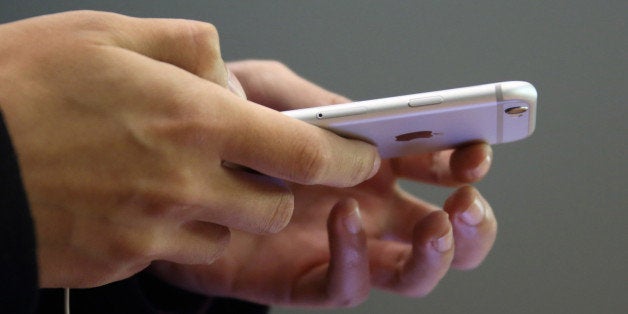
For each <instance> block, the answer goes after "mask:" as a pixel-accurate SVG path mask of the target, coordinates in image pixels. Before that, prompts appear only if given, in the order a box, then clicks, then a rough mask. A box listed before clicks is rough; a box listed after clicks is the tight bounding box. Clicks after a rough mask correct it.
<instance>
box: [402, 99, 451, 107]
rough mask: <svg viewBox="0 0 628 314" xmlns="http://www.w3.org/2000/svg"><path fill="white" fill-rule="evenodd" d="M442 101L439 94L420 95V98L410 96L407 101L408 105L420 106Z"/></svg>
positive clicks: (436, 103)
mask: <svg viewBox="0 0 628 314" xmlns="http://www.w3.org/2000/svg"><path fill="white" fill-rule="evenodd" d="M442 102H443V97H441V96H429V97H421V98H412V99H410V100H409V101H408V106H410V107H421V106H429V105H438V104H440V103H442Z"/></svg>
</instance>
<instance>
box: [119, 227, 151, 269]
mask: <svg viewBox="0 0 628 314" xmlns="http://www.w3.org/2000/svg"><path fill="white" fill-rule="evenodd" d="M158 242H159V241H158V240H157V238H156V237H155V235H154V234H152V233H151V232H146V231H143V233H142V236H140V237H132V236H123V237H119V238H118V239H117V240H115V241H113V243H112V244H111V248H110V251H111V252H112V256H113V257H114V258H115V259H116V260H118V261H126V262H127V263H146V262H150V261H152V260H154V259H156V257H157V256H159V244H158Z"/></svg>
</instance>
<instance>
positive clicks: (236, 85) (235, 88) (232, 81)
mask: <svg viewBox="0 0 628 314" xmlns="http://www.w3.org/2000/svg"><path fill="white" fill-rule="evenodd" d="M227 88H229V90H230V91H231V92H232V93H234V94H236V95H238V96H240V97H242V98H244V99H246V93H245V92H244V88H242V84H240V81H238V79H237V78H236V77H235V76H234V75H233V73H231V70H229V68H227Z"/></svg>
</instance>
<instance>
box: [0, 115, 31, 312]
mask: <svg viewBox="0 0 628 314" xmlns="http://www.w3.org/2000/svg"><path fill="white" fill-rule="evenodd" d="M0 243H1V244H0V246H1V249H0V312H2V313H32V312H33V311H34V308H35V304H36V303H37V287H38V282H37V276H38V274H37V256H36V251H35V233H34V227H33V221H32V219H31V215H30V211H29V207H28V201H27V199H26V193H25V192H24V188H23V186H22V181H21V179H20V171H19V168H18V163H17V158H16V155H15V152H14V151H13V147H12V145H11V140H10V137H9V133H8V131H7V128H6V126H5V123H4V118H3V117H2V113H1V112H0Z"/></svg>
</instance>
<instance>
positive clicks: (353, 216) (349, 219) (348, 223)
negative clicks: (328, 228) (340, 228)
mask: <svg viewBox="0 0 628 314" xmlns="http://www.w3.org/2000/svg"><path fill="white" fill-rule="evenodd" d="M344 224H345V228H347V231H349V233H351V234H358V233H359V232H360V230H362V216H361V215H360V209H359V208H358V206H355V207H354V208H353V210H352V211H351V212H350V213H349V214H347V216H346V217H345V219H344Z"/></svg>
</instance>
